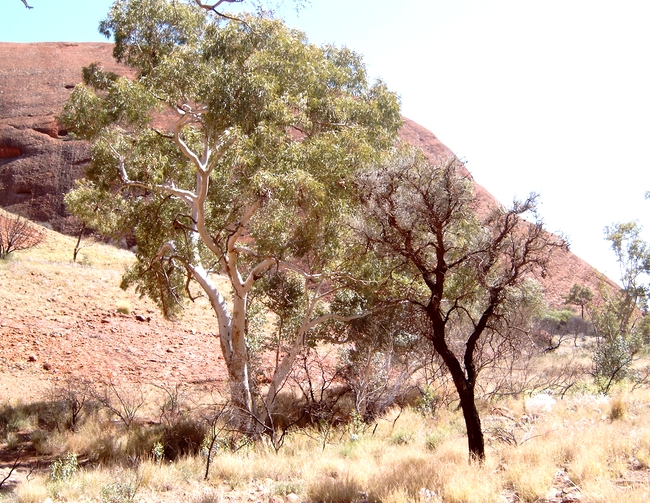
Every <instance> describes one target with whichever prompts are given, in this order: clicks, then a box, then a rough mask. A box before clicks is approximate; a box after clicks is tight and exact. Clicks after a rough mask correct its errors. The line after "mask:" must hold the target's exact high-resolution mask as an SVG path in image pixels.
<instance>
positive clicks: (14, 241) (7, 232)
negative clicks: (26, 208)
mask: <svg viewBox="0 0 650 503" xmlns="http://www.w3.org/2000/svg"><path fill="white" fill-rule="evenodd" d="M44 237H45V234H44V233H43V231H42V230H40V229H37V228H36V227H34V226H33V225H32V224H31V223H30V222H29V220H27V219H26V218H23V217H21V216H20V215H10V216H4V215H0V259H6V258H7V256H8V255H9V254H10V253H12V252H14V251H18V250H27V249H29V248H32V247H34V246H36V245H37V244H39V243H41V242H42V241H43V238H44Z"/></svg>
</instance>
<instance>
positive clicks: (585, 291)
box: [564, 283, 594, 319]
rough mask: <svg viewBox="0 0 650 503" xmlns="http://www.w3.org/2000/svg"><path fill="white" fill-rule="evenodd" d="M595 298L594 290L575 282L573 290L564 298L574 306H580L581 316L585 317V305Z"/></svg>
mask: <svg viewBox="0 0 650 503" xmlns="http://www.w3.org/2000/svg"><path fill="white" fill-rule="evenodd" d="M593 298H594V292H592V291H591V289H590V288H589V287H588V286H581V285H578V283H575V284H574V285H573V286H572V287H571V291H569V294H568V295H567V296H566V297H565V298H564V302H565V303H566V304H568V305H572V306H580V317H581V318H583V319H584V317H585V306H586V305H587V304H589V302H591V300H592V299H593Z"/></svg>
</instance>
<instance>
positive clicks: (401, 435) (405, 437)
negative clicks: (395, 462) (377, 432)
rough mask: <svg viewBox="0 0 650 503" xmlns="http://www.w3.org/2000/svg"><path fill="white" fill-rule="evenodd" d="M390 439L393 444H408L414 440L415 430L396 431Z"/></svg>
mask: <svg viewBox="0 0 650 503" xmlns="http://www.w3.org/2000/svg"><path fill="white" fill-rule="evenodd" d="M388 441H389V442H390V443H391V444H393V445H407V444H410V443H411V442H412V441H413V432H411V431H403V430H400V431H396V432H395V433H393V434H392V435H391V436H390V438H389V439H388Z"/></svg>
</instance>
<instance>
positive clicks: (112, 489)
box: [101, 482, 138, 503]
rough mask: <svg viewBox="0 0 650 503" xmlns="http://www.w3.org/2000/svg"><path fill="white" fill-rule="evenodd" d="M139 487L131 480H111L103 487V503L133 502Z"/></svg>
mask: <svg viewBox="0 0 650 503" xmlns="http://www.w3.org/2000/svg"><path fill="white" fill-rule="evenodd" d="M137 492H138V488H137V486H136V485H135V484H133V483H131V482H111V483H110V484H107V485H105V486H103V487H102V490H101V501H102V503H131V502H132V501H135V495H136V494H137Z"/></svg>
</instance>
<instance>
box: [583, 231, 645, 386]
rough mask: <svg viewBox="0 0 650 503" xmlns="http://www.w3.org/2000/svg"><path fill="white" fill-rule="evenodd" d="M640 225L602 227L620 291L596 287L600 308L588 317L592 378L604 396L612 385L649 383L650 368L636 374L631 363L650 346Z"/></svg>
mask: <svg viewBox="0 0 650 503" xmlns="http://www.w3.org/2000/svg"><path fill="white" fill-rule="evenodd" d="M641 232H642V228H641V226H640V225H639V223H638V222H625V223H617V224H614V225H612V226H611V227H606V228H605V237H606V239H607V240H608V241H609V242H610V243H611V248H612V251H613V252H614V254H615V255H616V260H617V262H618V265H619V268H620V284H621V286H622V288H620V289H616V290H613V289H611V288H610V287H609V286H608V285H605V284H604V283H603V285H602V286H601V288H600V297H601V299H602V302H601V303H598V304H596V305H595V306H593V307H592V312H591V318H592V321H593V323H594V329H595V331H596V335H597V336H598V337H599V341H598V345H597V347H596V350H595V352H594V358H593V359H594V362H593V363H594V369H593V374H594V377H595V379H596V383H597V385H598V387H599V388H600V390H601V391H602V392H604V393H608V392H609V390H610V388H611V387H612V385H613V384H615V383H617V382H620V381H622V380H624V379H631V380H632V381H633V382H636V383H637V384H639V383H640V381H647V379H648V375H649V374H650V369H648V368H646V369H642V370H640V369H635V368H634V367H635V365H634V364H635V361H636V360H638V358H639V355H640V353H642V351H643V350H644V348H647V346H648V344H650V317H648V316H647V310H648V296H649V295H650V287H649V286H648V284H647V281H648V275H649V274H650V245H648V243H647V242H646V241H644V240H643V237H642V235H641Z"/></svg>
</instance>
